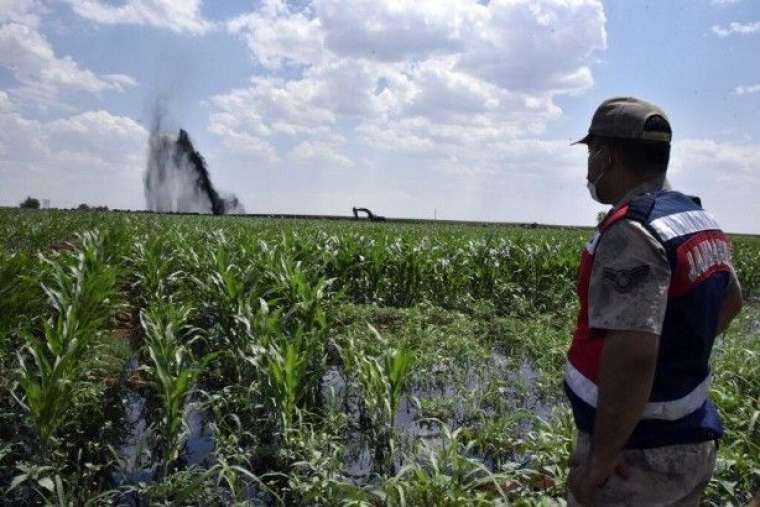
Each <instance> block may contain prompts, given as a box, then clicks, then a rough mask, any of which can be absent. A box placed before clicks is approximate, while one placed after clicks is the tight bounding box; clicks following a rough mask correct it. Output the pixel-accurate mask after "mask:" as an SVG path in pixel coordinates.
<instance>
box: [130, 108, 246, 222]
mask: <svg viewBox="0 0 760 507" xmlns="http://www.w3.org/2000/svg"><path fill="white" fill-rule="evenodd" d="M145 200H146V203H147V206H148V209H149V210H151V211H161V212H183V213H213V214H214V215H224V214H226V213H244V212H245V210H244V209H243V206H242V205H241V204H240V201H238V199H237V197H235V196H234V195H229V196H225V197H222V196H220V195H219V193H218V192H217V191H216V189H215V188H214V185H212V184H211V179H210V178H209V174H208V169H207V168H206V161H205V160H204V159H203V156H202V155H201V154H200V153H199V152H198V151H197V150H196V149H195V147H194V146H193V143H192V142H191V141H190V136H189V135H188V134H187V132H185V131H184V130H182V129H180V131H179V135H178V136H177V139H176V140H175V139H173V138H172V137H171V136H169V135H167V134H164V133H161V131H160V121H159V120H157V121H156V122H155V124H154V127H153V130H152V131H151V134H150V139H149V147H148V167H147V169H146V173H145Z"/></svg>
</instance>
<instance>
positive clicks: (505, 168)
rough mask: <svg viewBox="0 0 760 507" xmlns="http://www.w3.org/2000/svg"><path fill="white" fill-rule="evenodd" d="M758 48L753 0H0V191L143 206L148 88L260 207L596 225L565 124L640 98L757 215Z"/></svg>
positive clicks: (720, 204) (736, 205)
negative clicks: (661, 113) (611, 100)
mask: <svg viewBox="0 0 760 507" xmlns="http://www.w3.org/2000/svg"><path fill="white" fill-rule="evenodd" d="M758 50H760V3H758V2H757V1H755V0H733V1H732V0H688V1H687V0H672V1H668V2H663V1H650V2H646V1H622V0H618V1H610V2H600V1H598V0H540V1H528V0H492V1H490V2H478V1H476V0H416V1H414V2H411V1H409V2H399V1H393V0H352V1H346V0H303V1H298V2H284V1H281V0H266V1H255V2H254V1H229V0H226V1H224V2H221V1H219V2H211V1H209V0H206V1H205V2H202V1H201V0H118V1H109V2H105V1H98V0H58V1H49V0H0V205H17V204H18V202H20V201H21V200H23V199H24V198H25V197H26V196H27V195H33V196H37V197H39V198H44V199H50V201H51V205H53V206H59V207H70V206H75V205H77V204H79V203H81V202H87V203H90V204H105V205H108V206H110V207H118V208H133V209H140V208H143V207H144V206H145V200H144V195H143V190H142V177H143V172H144V168H145V157H146V152H147V135H148V132H147V129H149V128H150V125H151V118H152V110H153V106H154V104H155V103H156V100H157V98H159V97H160V98H161V99H162V100H163V101H164V103H165V104H166V107H167V109H168V111H169V122H168V128H172V129H174V128H177V127H180V126H181V127H183V128H185V129H186V130H188V132H189V133H190V135H191V137H192V138H193V140H194V142H195V144H196V146H197V147H198V148H199V150H200V151H201V152H202V153H203V154H204V156H205V157H206V159H207V161H208V165H209V169H210V172H211V176H212V179H213V181H214V183H215V184H216V186H217V187H218V188H219V189H220V190H222V191H227V192H234V193H235V194H237V196H238V197H239V199H240V200H241V201H242V203H243V204H244V206H245V207H246V209H247V210H248V211H250V212H284V213H314V214H325V213H331V214H332V213H335V214H348V213H350V209H351V207H352V206H367V207H369V208H371V209H372V210H373V211H376V212H377V213H380V214H384V215H387V216H403V217H425V218H428V217H432V216H433V214H434V213H437V216H438V217H439V218H445V219H469V220H491V221H528V222H534V221H535V222H543V223H554V224H583V225H590V224H592V223H593V222H594V219H595V218H594V217H595V214H596V212H597V211H599V210H601V209H602V208H601V207H600V206H599V205H597V204H595V203H593V202H592V201H591V200H590V199H589V198H588V194H587V192H586V189H585V180H584V178H585V149H584V148H583V147H577V146H576V147H570V146H568V142H569V141H570V140H574V139H576V138H578V137H580V136H582V135H583V133H584V132H585V131H586V129H587V127H588V121H589V119H590V116H591V114H592V113H593V111H594V109H595V107H596V106H597V105H598V104H599V103H600V102H601V101H602V100H604V99H605V98H608V97H610V96H615V95H636V96H640V97H642V98H645V99H648V100H651V101H653V102H655V103H657V104H659V105H660V106H661V107H663V109H665V110H666V111H667V113H668V115H669V117H670V120H671V123H672V125H673V129H674V143H673V155H672V163H671V169H670V173H671V175H670V178H671V181H672V183H673V185H674V186H675V187H676V188H678V189H681V190H683V191H685V192H688V193H692V194H697V195H701V196H702V198H703V202H704V203H705V206H706V207H707V208H708V209H709V210H711V211H712V212H713V213H714V214H715V215H716V217H717V218H718V219H719V221H721V223H723V224H724V227H725V228H726V229H727V230H729V231H735V232H753V233H760V225H758V223H759V222H760V220H759V219H760V199H758V198H757V193H758V190H760V171H759V170H758V169H759V167H760V65H758V64H757V62H758V58H757V54H758Z"/></svg>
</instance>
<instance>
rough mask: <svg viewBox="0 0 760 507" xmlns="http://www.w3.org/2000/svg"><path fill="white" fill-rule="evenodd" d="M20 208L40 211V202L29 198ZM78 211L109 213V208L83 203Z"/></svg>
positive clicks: (78, 207)
mask: <svg viewBox="0 0 760 507" xmlns="http://www.w3.org/2000/svg"><path fill="white" fill-rule="evenodd" d="M19 208H26V209H40V200H39V199H35V198H34V197H31V196H29V197H27V198H26V199H24V200H23V201H22V202H21V204H19ZM74 209H77V210H83V211H87V210H91V211H108V206H90V205H89V204H87V203H84V202H83V203H82V204H80V205H79V206H77V207H76V208H74Z"/></svg>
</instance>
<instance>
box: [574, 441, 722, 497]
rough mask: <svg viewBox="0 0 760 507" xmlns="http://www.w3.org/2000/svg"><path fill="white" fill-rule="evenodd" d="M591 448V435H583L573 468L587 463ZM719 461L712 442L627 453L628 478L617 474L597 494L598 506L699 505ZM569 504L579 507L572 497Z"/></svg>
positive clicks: (624, 452) (576, 451)
mask: <svg viewBox="0 0 760 507" xmlns="http://www.w3.org/2000/svg"><path fill="white" fill-rule="evenodd" d="M590 447H591V439H590V437H589V435H588V433H582V432H579V433H578V439H577V440H576V445H575V450H574V451H573V453H572V455H571V456H570V466H571V467H572V466H576V465H578V464H580V463H583V462H584V461H585V460H586V458H587V457H588V453H589V449H590ZM715 459H716V446H715V442H714V441H712V440H710V441H708V442H700V443H697V444H683V445H670V446H666V447H656V448H653V449H628V450H625V451H623V462H624V463H625V466H626V469H627V471H628V478H626V479H624V478H622V477H620V476H618V475H617V474H613V475H612V476H611V477H610V478H609V479H608V480H607V482H606V483H605V484H604V486H602V487H601V488H599V490H598V491H597V494H596V496H595V497H594V505H611V506H612V505H615V506H617V505H620V506H623V505H625V506H628V505H631V506H633V505H652V506H654V505H662V506H665V505H678V506H691V505H699V499H700V498H701V496H702V492H703V491H704V490H705V487H707V483H708V482H710V477H711V476H712V473H713V470H714V469H715ZM567 503H568V505H579V504H578V502H577V501H576V500H575V499H574V498H573V496H572V494H570V493H568V501H567Z"/></svg>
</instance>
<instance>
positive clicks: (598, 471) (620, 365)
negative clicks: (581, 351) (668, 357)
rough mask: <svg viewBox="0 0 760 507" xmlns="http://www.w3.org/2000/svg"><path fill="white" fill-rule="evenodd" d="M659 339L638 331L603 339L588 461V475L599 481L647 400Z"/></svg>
mask: <svg viewBox="0 0 760 507" xmlns="http://www.w3.org/2000/svg"><path fill="white" fill-rule="evenodd" d="M659 340H660V337H659V336H658V335H656V334H652V333H645V332H640V331H610V332H609V334H608V335H607V336H606V337H605V339H604V341H605V343H604V349H603V350H602V357H601V364H600V368H601V369H600V372H599V384H598V388H599V398H598V401H597V411H596V422H595V424H594V435H593V437H592V440H591V454H590V456H589V463H588V466H589V474H590V475H592V476H593V477H598V478H599V479H600V480H601V481H604V480H606V478H607V477H609V475H610V474H611V473H612V472H613V471H614V468H615V466H616V465H617V464H618V461H619V458H620V453H621V452H622V450H623V448H624V447H625V444H626V442H627V441H628V438H629V437H630V436H631V433H632V432H633V429H634V428H635V427H636V424H637V423H638V422H639V419H640V418H641V414H642V413H643V412H644V407H645V406H646V404H647V401H648V400H649V394H650V393H651V391H652V383H653V382H654V372H655V367H656V365H657V350H658V345H659Z"/></svg>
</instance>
